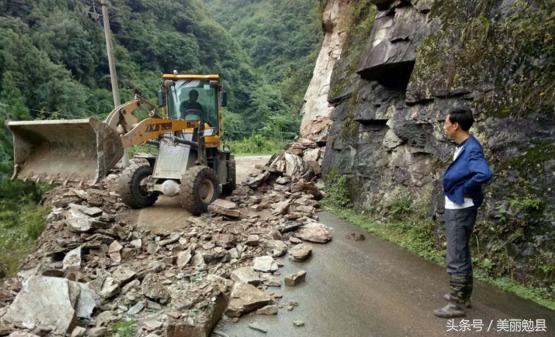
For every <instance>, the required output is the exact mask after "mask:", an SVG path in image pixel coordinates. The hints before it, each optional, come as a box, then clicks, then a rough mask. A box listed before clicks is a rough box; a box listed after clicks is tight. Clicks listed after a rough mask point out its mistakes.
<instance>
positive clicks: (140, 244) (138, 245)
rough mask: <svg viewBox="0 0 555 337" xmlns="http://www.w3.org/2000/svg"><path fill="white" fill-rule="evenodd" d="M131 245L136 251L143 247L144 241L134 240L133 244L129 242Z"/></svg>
mask: <svg viewBox="0 0 555 337" xmlns="http://www.w3.org/2000/svg"><path fill="white" fill-rule="evenodd" d="M129 244H130V245H131V247H133V248H136V249H141V248H142V247H143V240H141V239H135V240H132V241H131V242H129Z"/></svg>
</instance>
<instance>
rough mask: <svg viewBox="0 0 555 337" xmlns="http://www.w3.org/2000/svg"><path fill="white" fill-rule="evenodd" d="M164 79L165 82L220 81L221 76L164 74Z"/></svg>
mask: <svg viewBox="0 0 555 337" xmlns="http://www.w3.org/2000/svg"><path fill="white" fill-rule="evenodd" d="M162 78H163V79H164V80H173V81H177V80H217V81H219V80H220V75H218V74H211V75H198V74H163V75H162Z"/></svg>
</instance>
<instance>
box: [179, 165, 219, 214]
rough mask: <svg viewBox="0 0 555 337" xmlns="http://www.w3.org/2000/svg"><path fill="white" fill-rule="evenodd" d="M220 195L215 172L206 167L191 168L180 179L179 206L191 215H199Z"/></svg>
mask: <svg viewBox="0 0 555 337" xmlns="http://www.w3.org/2000/svg"><path fill="white" fill-rule="evenodd" d="M219 195H220V190H219V183H218V178H217V177H216V172H214V170H213V169H211V168H210V167H208V166H203V165H200V166H193V167H191V168H190V169H188V170H187V172H185V174H184V175H183V177H182V178H181V190H180V192H179V199H180V202H181V206H182V207H183V208H185V209H186V210H187V211H189V212H190V213H191V214H193V215H201V214H202V213H203V212H206V211H207V210H208V205H210V203H212V201H214V200H216V199H217V198H218V196H219Z"/></svg>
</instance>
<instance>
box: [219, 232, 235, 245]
mask: <svg viewBox="0 0 555 337" xmlns="http://www.w3.org/2000/svg"><path fill="white" fill-rule="evenodd" d="M214 242H216V245H217V246H220V247H223V248H225V249H229V248H232V247H233V246H234V245H235V237H234V236H233V234H221V233H218V234H216V235H214Z"/></svg>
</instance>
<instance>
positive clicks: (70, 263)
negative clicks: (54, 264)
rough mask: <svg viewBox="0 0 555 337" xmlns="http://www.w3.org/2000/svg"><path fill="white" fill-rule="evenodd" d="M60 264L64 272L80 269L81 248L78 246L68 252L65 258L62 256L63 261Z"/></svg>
mask: <svg viewBox="0 0 555 337" xmlns="http://www.w3.org/2000/svg"><path fill="white" fill-rule="evenodd" d="M62 263H63V267H62V269H63V270H64V271H68V270H79V269H81V247H80V246H79V247H77V248H75V249H73V250H70V251H69V252H68V253H67V254H66V256H64V260H63V262H62Z"/></svg>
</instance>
